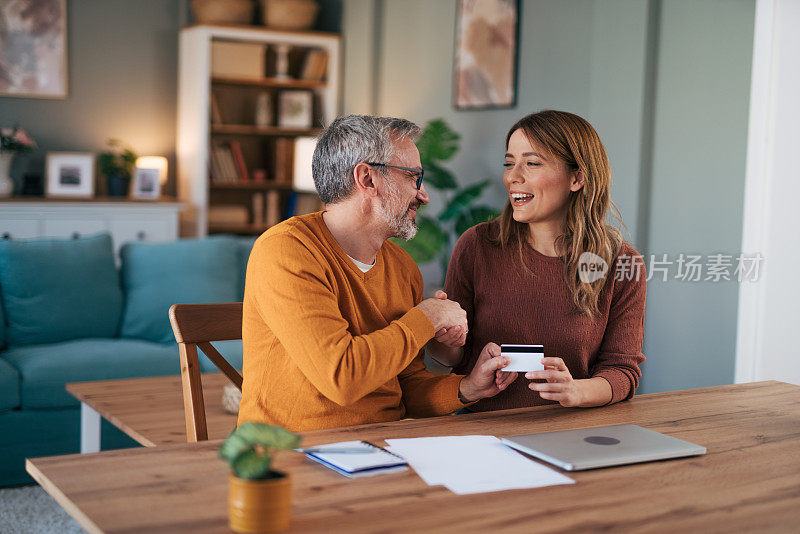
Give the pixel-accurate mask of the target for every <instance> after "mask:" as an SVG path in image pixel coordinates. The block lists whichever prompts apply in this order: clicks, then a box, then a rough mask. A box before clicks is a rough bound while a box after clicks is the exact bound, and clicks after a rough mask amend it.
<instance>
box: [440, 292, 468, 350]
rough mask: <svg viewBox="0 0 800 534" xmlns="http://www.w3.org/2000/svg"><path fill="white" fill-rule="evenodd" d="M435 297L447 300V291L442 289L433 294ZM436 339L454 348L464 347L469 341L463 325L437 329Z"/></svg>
mask: <svg viewBox="0 0 800 534" xmlns="http://www.w3.org/2000/svg"><path fill="white" fill-rule="evenodd" d="M433 298H435V299H439V300H447V293H445V292H444V291H442V290H439V291H437V292H436V293H434V294H433ZM434 339H435V340H436V341H438V342H439V343H441V344H442V345H444V346H445V347H448V348H451V349H454V348H457V347H463V346H464V343H466V342H467V330H466V329H465V328H462V327H461V326H453V327H450V328H442V329H441V330H437V331H436V334H435V336H434Z"/></svg>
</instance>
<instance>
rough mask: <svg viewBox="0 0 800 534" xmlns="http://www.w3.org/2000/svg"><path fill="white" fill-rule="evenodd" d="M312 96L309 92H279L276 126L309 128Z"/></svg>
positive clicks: (312, 104)
mask: <svg viewBox="0 0 800 534" xmlns="http://www.w3.org/2000/svg"><path fill="white" fill-rule="evenodd" d="M313 107H314V95H313V93H312V92H311V91H298V90H291V91H281V93H280V94H279V95H278V126H279V127H281V128H311V125H312V123H313V117H314V115H313Z"/></svg>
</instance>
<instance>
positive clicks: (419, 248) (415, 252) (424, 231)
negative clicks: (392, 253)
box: [395, 215, 447, 263]
mask: <svg viewBox="0 0 800 534" xmlns="http://www.w3.org/2000/svg"><path fill="white" fill-rule="evenodd" d="M417 225H418V226H419V231H418V232H417V235H416V236H415V237H414V239H412V240H411V241H403V240H401V239H398V240H395V243H397V244H398V245H400V246H401V247H402V248H403V249H404V250H405V251H406V252H408V253H409V254H410V255H411V257H412V258H414V261H415V262H417V263H428V262H430V261H433V260H434V259H436V257H437V256H438V255H439V254H441V253H442V252H443V251H444V248H445V247H446V246H447V234H446V233H445V232H444V230H442V229H441V228H440V227H439V224H438V223H437V222H436V220H434V219H432V218H430V217H426V216H424V215H418V216H417Z"/></svg>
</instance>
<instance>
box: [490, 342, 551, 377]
mask: <svg viewBox="0 0 800 534" xmlns="http://www.w3.org/2000/svg"><path fill="white" fill-rule="evenodd" d="M500 355H501V356H505V357H507V358H509V359H510V360H511V363H510V364H508V365H506V366H505V367H503V368H502V369H500V370H501V371H508V372H513V371H517V372H528V371H544V365H542V361H541V360H542V358H544V346H542V345H500Z"/></svg>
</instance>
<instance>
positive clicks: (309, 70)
mask: <svg viewBox="0 0 800 534" xmlns="http://www.w3.org/2000/svg"><path fill="white" fill-rule="evenodd" d="M327 70H328V53H327V52H325V51H324V50H318V49H314V50H309V51H308V53H307V54H306V60H305V63H304V64H303V70H302V71H301V73H300V78H301V79H303V80H310V81H315V82H321V81H322V80H324V79H325V73H326V71H327Z"/></svg>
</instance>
